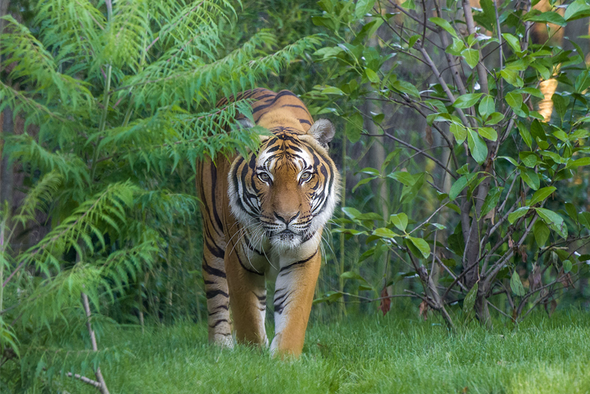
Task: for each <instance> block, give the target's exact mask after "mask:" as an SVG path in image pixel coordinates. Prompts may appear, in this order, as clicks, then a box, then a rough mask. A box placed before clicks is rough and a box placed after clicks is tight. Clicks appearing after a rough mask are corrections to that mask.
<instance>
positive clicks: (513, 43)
mask: <svg viewBox="0 0 590 394" xmlns="http://www.w3.org/2000/svg"><path fill="white" fill-rule="evenodd" d="M502 37H504V39H505V40H506V42H507V43H508V45H510V47H511V48H512V50H513V51H514V52H515V53H520V52H521V49H520V42H519V41H518V38H516V37H514V36H513V35H512V34H510V33H502Z"/></svg>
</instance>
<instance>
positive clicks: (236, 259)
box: [226, 246, 268, 346]
mask: <svg viewBox="0 0 590 394" xmlns="http://www.w3.org/2000/svg"><path fill="white" fill-rule="evenodd" d="M239 249H240V247H239V246H238V247H237V248H235V249H234V251H233V252H232V253H231V255H230V256H227V257H226V267H227V268H226V269H227V281H228V284H229V292H230V294H231V298H230V306H231V311H232V318H233V319H232V320H233V325H234V329H235V333H236V339H237V340H238V342H240V343H249V344H257V345H262V346H267V345H268V338H267V337H266V328H265V326H264V322H265V316H266V283H265V277H264V272H263V271H262V270H260V269H256V268H255V267H254V266H252V265H251V264H250V263H249V261H248V256H245V255H244V254H242V253H241V251H240V250H239Z"/></svg>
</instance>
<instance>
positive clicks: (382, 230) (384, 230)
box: [373, 227, 399, 239]
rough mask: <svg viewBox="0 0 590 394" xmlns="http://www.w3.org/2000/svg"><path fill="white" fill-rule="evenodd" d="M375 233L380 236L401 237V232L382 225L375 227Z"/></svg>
mask: <svg viewBox="0 0 590 394" xmlns="http://www.w3.org/2000/svg"><path fill="white" fill-rule="evenodd" d="M373 235H375V236H377V237H379V238H387V239H391V238H394V237H399V234H396V233H394V232H393V231H391V230H390V229H388V228H386V227H381V228H378V229H375V231H373Z"/></svg>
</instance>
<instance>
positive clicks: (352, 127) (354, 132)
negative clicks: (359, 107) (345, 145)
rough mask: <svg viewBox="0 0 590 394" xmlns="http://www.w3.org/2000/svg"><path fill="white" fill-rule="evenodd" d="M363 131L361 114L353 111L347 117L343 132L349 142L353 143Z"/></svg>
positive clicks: (359, 137)
mask: <svg viewBox="0 0 590 394" xmlns="http://www.w3.org/2000/svg"><path fill="white" fill-rule="evenodd" d="M362 132H363V115H361V114H360V113H359V112H355V113H354V114H352V115H351V116H350V117H349V118H348V122H347V123H346V127H345V129H344V133H345V134H346V137H348V140H349V141H350V142H351V143H353V144H354V143H355V142H357V141H358V140H360V139H361V133H362Z"/></svg>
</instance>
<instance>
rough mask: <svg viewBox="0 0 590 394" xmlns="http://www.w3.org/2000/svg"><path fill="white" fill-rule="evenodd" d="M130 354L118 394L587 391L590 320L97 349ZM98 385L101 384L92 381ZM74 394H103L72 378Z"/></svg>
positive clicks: (365, 328) (127, 338)
mask: <svg viewBox="0 0 590 394" xmlns="http://www.w3.org/2000/svg"><path fill="white" fill-rule="evenodd" d="M112 345H118V346H121V347H122V348H124V349H127V350H128V351H129V355H124V356H123V357H122V360H121V361H120V362H119V363H116V364H115V363H113V364H112V365H110V366H109V365H104V366H103V367H102V370H103V374H104V376H105V378H106V381H107V383H108V386H109V389H110V392H111V394H114V393H272V394H276V393H590V314H588V313H584V312H581V311H579V310H578V311H576V310H572V311H565V312H559V313H556V314H555V315H554V316H553V317H552V318H551V319H549V318H548V317H546V315H543V314H542V313H540V312H539V313H538V314H537V315H536V316H532V317H531V318H530V319H529V320H527V321H525V322H524V323H522V324H521V325H520V326H519V327H518V328H514V327H512V326H507V325H504V324H503V323H501V322H496V324H495V328H494V330H493V331H487V330H485V329H483V328H480V327H479V326H477V325H476V324H473V325H470V327H469V328H466V329H461V330H460V331H459V332H458V333H455V334H450V333H449V332H448V331H447V330H446V328H445V327H444V326H441V325H439V324H436V323H433V322H432V321H431V320H429V321H426V322H424V321H421V320H419V319H417V318H416V317H415V316H412V317H407V316H405V317H401V316H395V315H393V314H390V315H388V316H386V317H385V318H382V317H378V316H377V315H375V316H373V317H365V318H363V319H360V318H356V319H351V320H347V321H344V322H341V323H330V324H325V325H321V324H318V323H315V324H314V323H313V322H312V323H311V326H310V328H309V330H308V333H307V340H306V345H305V348H304V351H303V356H302V357H301V358H300V359H299V360H295V361H287V362H282V361H279V360H275V359H272V358H271V357H270V356H269V354H268V352H267V351H261V350H259V349H253V348H249V347H245V346H238V347H237V348H236V349H234V350H220V349H217V348H215V347H212V346H209V345H208V344H207V329H206V326H205V325H195V324H188V323H186V324H178V325H176V326H173V327H152V328H150V329H149V330H147V331H146V333H145V334H143V335H142V333H141V330H139V329H135V328H132V329H124V330H120V331H118V332H115V333H110V334H108V335H106V336H104V337H102V338H101V339H100V343H99V346H101V347H103V346H112ZM93 378H94V377H93ZM64 384H65V385H64V389H66V390H67V391H68V392H69V393H79V392H96V391H94V389H93V388H92V387H90V386H86V385H84V384H82V383H79V382H77V381H74V380H71V379H70V380H66V381H65V382H64Z"/></svg>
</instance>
